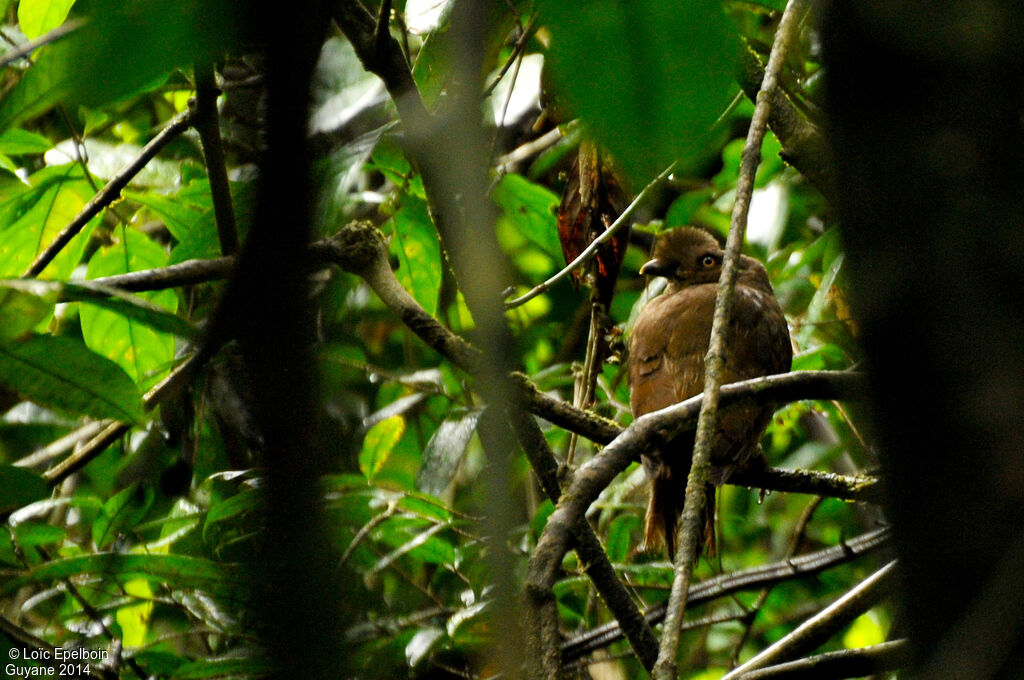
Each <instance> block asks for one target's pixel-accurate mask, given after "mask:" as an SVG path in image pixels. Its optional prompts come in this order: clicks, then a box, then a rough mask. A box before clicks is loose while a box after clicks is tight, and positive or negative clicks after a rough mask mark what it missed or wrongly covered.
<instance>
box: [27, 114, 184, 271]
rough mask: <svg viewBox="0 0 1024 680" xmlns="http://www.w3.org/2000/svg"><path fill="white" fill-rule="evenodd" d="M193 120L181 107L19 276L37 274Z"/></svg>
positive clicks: (115, 198)
mask: <svg viewBox="0 0 1024 680" xmlns="http://www.w3.org/2000/svg"><path fill="white" fill-rule="evenodd" d="M193 120H194V114H193V113H192V112H191V111H185V112H183V113H180V114H178V115H177V116H175V118H174V120H172V121H171V122H170V124H169V125H168V126H167V127H165V128H164V129H163V130H161V131H160V133H159V134H157V136H156V137H154V138H153V139H152V140H150V142H149V144H147V145H146V146H144V147H142V151H140V152H139V155H138V156H137V157H136V158H135V159H133V160H132V161H131V162H130V163H128V165H126V166H125V167H124V168H123V169H122V170H121V171H120V172H118V173H117V174H116V175H115V176H114V177H112V178H111V179H110V181H109V182H107V183H106V185H104V187H103V188H102V189H100V191H99V193H97V194H96V195H95V196H93V197H92V199H90V200H89V202H88V203H86V204H85V207H84V208H82V210H81V212H79V213H78V215H77V216H76V217H75V218H74V219H73V220H71V222H70V223H68V225H67V226H66V227H64V229H62V230H61V232H60V233H59V234H57V237H56V238H55V239H54V240H53V241H52V242H51V243H50V245H48V246H47V247H46V248H45V249H44V250H43V252H41V253H40V254H39V255H38V256H37V257H36V259H35V261H34V262H32V264H31V265H29V267H28V269H26V270H25V273H24V274H22V275H21V276H22V278H32V277H35V276H38V275H39V274H40V273H41V272H42V271H43V270H44V269H46V266H47V265H48V264H50V262H52V261H53V258H55V257H57V254H58V253H60V251H61V250H63V249H64V247H65V246H67V244H68V243H70V242H71V239H73V238H74V237H75V236H76V235H77V234H78V232H80V231H81V230H82V229H83V228H84V227H85V225H86V224H88V223H89V220H91V219H92V218H93V217H95V216H96V215H98V214H99V213H100V211H102V210H103V209H104V208H106V207H107V206H109V205H110V204H111V203H113V202H114V201H115V200H117V198H118V197H119V196H120V195H121V190H122V189H124V188H125V187H126V186H128V183H129V182H130V181H131V180H132V179H133V178H134V177H135V175H137V174H139V172H140V171H141V170H142V169H143V168H144V167H146V164H147V163H149V161H151V160H152V159H153V158H154V157H155V156H156V155H157V154H158V153H160V151H161V150H162V149H163V148H164V147H165V146H167V144H169V143H170V142H171V140H173V139H174V138H176V137H177V136H178V135H180V134H181V133H182V132H184V131H185V130H186V129H188V127H189V126H191V125H192V122H193Z"/></svg>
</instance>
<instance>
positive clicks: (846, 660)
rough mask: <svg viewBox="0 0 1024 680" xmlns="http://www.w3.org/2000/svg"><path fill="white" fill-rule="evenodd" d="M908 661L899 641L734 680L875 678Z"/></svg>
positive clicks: (906, 650)
mask: <svg viewBox="0 0 1024 680" xmlns="http://www.w3.org/2000/svg"><path fill="white" fill-rule="evenodd" d="M909 659H910V644H909V643H908V642H907V640H905V639H900V640H892V641H890V642H883V643H881V644H877V645H872V646H870V647H861V648H859V649H843V650H839V651H836V652H826V653H825V654H818V655H816V656H809V657H807V658H805V659H799V660H797V661H790V662H787V663H780V664H777V665H775V666H768V667H767V668H762V669H759V670H756V671H751V672H750V673H746V674H744V675H742V676H740V678H738V679H737V680H840V678H862V677H866V676H873V677H874V676H877V675H878V674H880V673H884V672H885V671H894V670H897V669H899V668H901V667H902V666H903V665H904V664H906V662H907V661H908V660H909Z"/></svg>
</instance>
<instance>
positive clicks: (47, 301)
mask: <svg viewBox="0 0 1024 680" xmlns="http://www.w3.org/2000/svg"><path fill="white" fill-rule="evenodd" d="M12 284H13V285H12ZM33 284H35V286H34V287H33V289H31V290H26V288H29V287H30V286H32V285H33ZM40 284H41V285H46V282H43V281H22V280H15V281H0V343H5V342H10V341H11V340H15V339H17V338H20V337H21V336H23V335H25V334H26V333H28V332H29V331H31V330H32V329H33V328H35V327H36V325H37V324H39V323H41V322H42V321H43V320H45V319H46V318H47V317H49V316H50V314H52V313H53V308H54V305H56V304H57V293H56V291H54V290H52V289H50V290H46V291H41V290H40V288H39V285H40Z"/></svg>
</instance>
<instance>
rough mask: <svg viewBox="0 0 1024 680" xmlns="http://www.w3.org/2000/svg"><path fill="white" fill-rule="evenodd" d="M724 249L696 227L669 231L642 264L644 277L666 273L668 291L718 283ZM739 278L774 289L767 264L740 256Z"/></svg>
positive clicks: (757, 285)
mask: <svg viewBox="0 0 1024 680" xmlns="http://www.w3.org/2000/svg"><path fill="white" fill-rule="evenodd" d="M723 257H725V251H724V250H722V247H721V246H720V245H719V244H718V240H717V239H715V237H714V236H712V235H711V234H709V233H708V232H706V231H703V230H701V229H695V228H694V227H680V228H678V229H672V230H671V231H666V232H664V233H663V234H661V235H660V236H659V237H658V240H657V242H656V243H655V244H654V258H653V259H652V260H650V261H648V262H646V263H645V264H644V265H643V266H642V267H640V273H641V274H643V275H645V276H664V277H665V278H666V279H668V292H672V290H679V289H681V288H686V287H688V286H698V285H701V284H704V283H717V282H718V278H719V276H720V275H721V274H722V258H723ZM737 269H738V272H737V275H738V277H739V278H738V280H739V281H740V282H741V283H743V284H745V285H753V286H756V287H759V288H767V289H768V290H769V291H770V290H771V283H769V281H768V273H767V272H766V271H765V268H764V265H762V264H761V263H760V262H758V261H757V260H755V259H754V258H752V257H748V256H746V255H741V256H740V259H739V262H738V263H737Z"/></svg>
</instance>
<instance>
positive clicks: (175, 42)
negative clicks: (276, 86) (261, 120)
mask: <svg viewBox="0 0 1024 680" xmlns="http://www.w3.org/2000/svg"><path fill="white" fill-rule="evenodd" d="M39 2H45V0H39ZM89 10H91V11H90V12H89V13H88V14H87V15H86V17H85V18H86V19H87V22H86V23H85V25H84V26H82V27H80V28H79V29H77V30H76V31H75V32H74V33H72V34H71V35H70V36H68V37H66V38H64V39H63V40H60V41H58V42H56V43H53V44H51V45H48V46H47V47H46V48H45V49H43V50H40V52H39V54H37V55H36V57H35V60H34V63H33V65H32V67H31V68H29V69H28V70H27V71H26V72H25V74H24V75H23V76H22V78H21V79H20V80H19V81H18V82H17V83H16V84H15V85H14V87H13V88H11V89H10V90H9V91H8V92H7V93H5V97H4V99H3V100H2V101H0V130H5V129H7V128H10V127H13V126H15V125H17V124H18V123H20V122H21V121H24V120H28V119H31V118H34V117H36V116H38V115H40V114H42V113H45V112H46V111H48V110H50V109H51V108H53V107H54V106H56V105H57V104H58V103H61V104H64V106H65V107H66V108H67V109H68V110H71V111H76V110H77V109H78V107H79V106H88V107H96V106H99V105H102V104H106V103H110V102H114V101H117V100H119V99H122V98H124V97H127V96H129V95H132V94H135V93H138V92H139V91H141V90H143V89H145V88H147V87H150V86H152V85H153V84H155V83H156V82H159V81H161V80H163V79H165V78H166V77H167V74H168V73H170V71H171V70H172V69H174V68H175V67H177V66H184V65H191V64H192V63H193V62H195V61H197V60H202V59H204V58H210V57H211V56H213V55H214V54H218V53H221V52H222V51H223V50H224V49H226V48H228V46H229V45H230V44H231V42H232V40H233V36H234V35H235V31H234V27H235V26H236V25H238V22H237V21H235V19H236V17H233V16H232V12H231V6H230V3H226V2H200V0H148V1H146V2H141V1H135V2H122V1H121V0H98V1H96V2H91V3H89ZM50 22H52V19H51V20H50ZM37 25H38V27H40V28H41V27H42V26H43V25H44V21H43V20H42V19H40V21H39V22H38V24H37Z"/></svg>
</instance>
